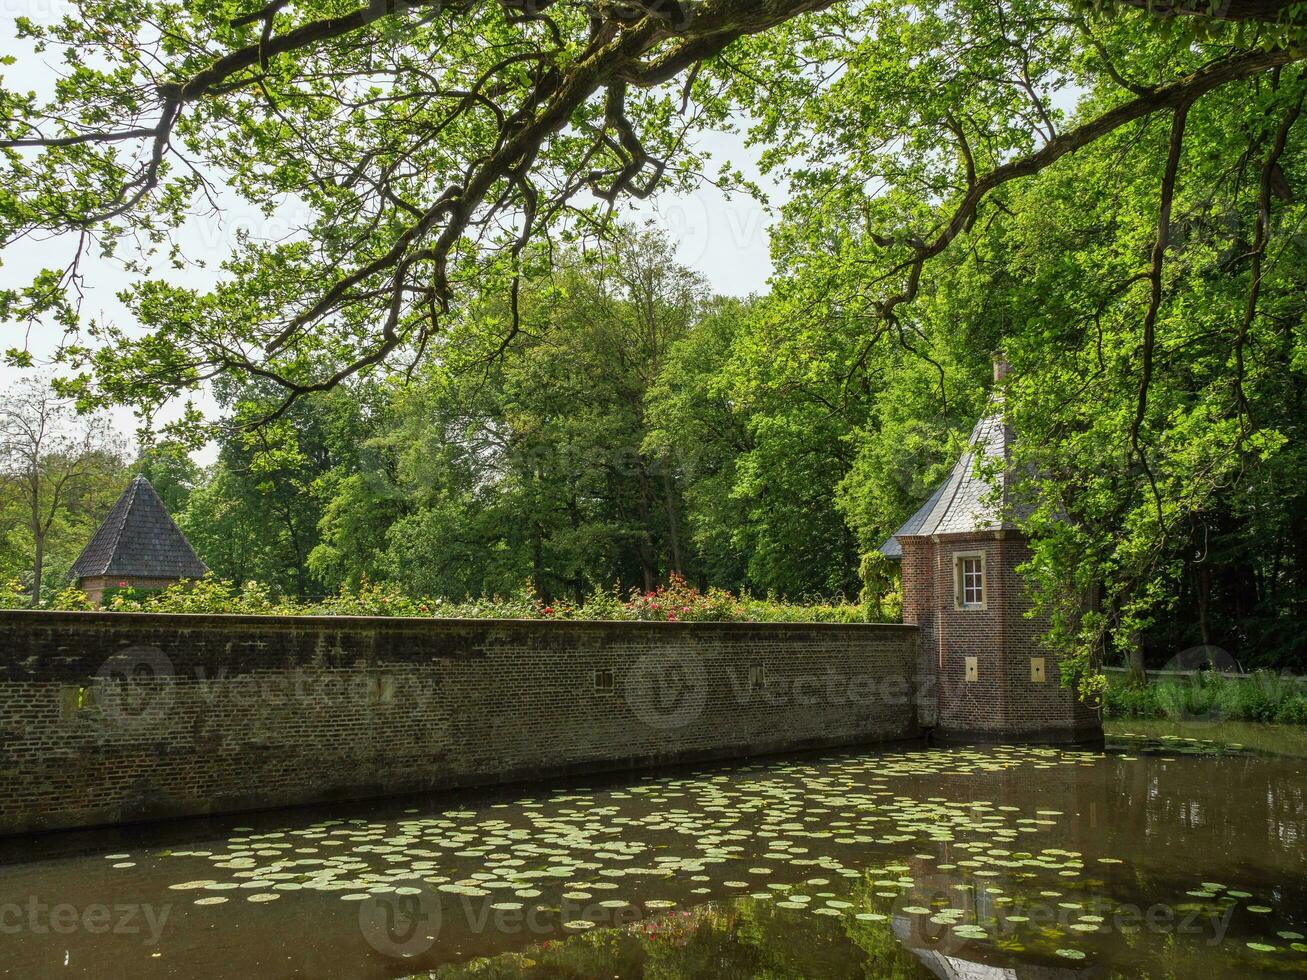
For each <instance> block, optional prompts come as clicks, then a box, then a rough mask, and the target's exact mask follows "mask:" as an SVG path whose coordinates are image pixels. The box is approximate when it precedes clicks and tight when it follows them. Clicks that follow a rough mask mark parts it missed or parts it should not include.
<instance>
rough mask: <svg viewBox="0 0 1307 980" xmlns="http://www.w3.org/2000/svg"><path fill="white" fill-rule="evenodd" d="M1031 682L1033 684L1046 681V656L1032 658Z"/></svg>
mask: <svg viewBox="0 0 1307 980" xmlns="http://www.w3.org/2000/svg"><path fill="white" fill-rule="evenodd" d="M1030 683H1032V684H1042V683H1044V658H1043V657H1031V658H1030Z"/></svg>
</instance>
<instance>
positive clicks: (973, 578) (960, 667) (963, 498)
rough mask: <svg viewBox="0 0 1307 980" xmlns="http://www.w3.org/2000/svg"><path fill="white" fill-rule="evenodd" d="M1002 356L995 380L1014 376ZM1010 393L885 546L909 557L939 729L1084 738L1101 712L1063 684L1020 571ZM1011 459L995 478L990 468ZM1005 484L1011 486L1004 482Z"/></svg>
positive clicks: (941, 732) (1095, 734) (963, 734)
mask: <svg viewBox="0 0 1307 980" xmlns="http://www.w3.org/2000/svg"><path fill="white" fill-rule="evenodd" d="M1007 371H1008V365H1007V362H1006V361H1005V360H1004V359H1003V357H1002V355H1001V354H996V355H995V356H994V381H995V382H996V383H997V382H999V381H1001V380H1002V379H1003V377H1004V376H1005V375H1006V374H1007ZM1002 408H1003V406H1002V395H1001V393H999V392H998V390H997V389H996V390H995V393H994V394H993V395H992V396H991V398H990V403H989V409H988V410H987V411H986V413H985V416H984V417H983V418H982V419H981V420H980V421H979V422H977V423H976V427H975V429H973V430H972V432H971V439H970V441H969V445H970V449H969V450H968V452H967V453H965V454H964V455H963V457H962V458H961V459H960V460H959V461H958V463H957V465H956V466H954V467H953V470H952V472H951V473H950V474H949V476H948V479H946V480H945V481H944V482H943V483H942V484H940V485H939V487H937V488H936V489H935V492H934V493H932V494H931V495H930V498H929V499H928V500H927V501H926V502H925V503H924V504H922V505H921V507H920V509H918V510H917V512H916V513H915V514H913V515H912V516H911V517H910V518H908V520H907V522H906V523H905V524H904V525H903V526H902V527H901V528H899V529H898V530H897V531H895V532H894V534H893V535H892V536H891V537H890V539H889V540H888V541H886V542H885V544H884V545H882V546H881V552H882V553H883V554H885V555H886V556H888V557H890V558H898V559H901V562H902V577H903V621H904V622H905V623H910V624H914V625H916V626H918V627H919V628H920V631H921V640H922V644H923V650H922V659H923V662H924V663H925V664H926V665H927V666H926V676H927V677H932V679H933V680H934V681H935V685H934V686H935V701H934V704H933V706H931V705H927V706H924V707H925V708H926V712H925V713H926V714H927V715H929V714H930V708H931V707H933V708H934V714H935V718H936V726H937V727H936V730H935V731H936V734H937V735H938V736H940V737H942V738H945V739H956V740H978V741H987V740H988V741H996V740H1003V741H1012V740H1019V741H1038V742H1078V741H1092V740H1095V739H1101V738H1102V724H1101V722H1100V721H1099V718H1098V714H1097V712H1096V711H1094V710H1093V709H1091V708H1089V707H1088V706H1086V705H1085V704H1084V703H1082V702H1081V701H1080V700H1079V699H1078V698H1077V697H1076V696H1075V694H1074V692H1073V691H1071V690H1070V689H1069V688H1064V687H1063V686H1062V685H1061V683H1060V682H1059V672H1058V666H1057V661H1056V659H1055V658H1054V656H1053V655H1052V654H1051V653H1050V652H1049V651H1047V650H1046V649H1044V647H1043V646H1042V644H1041V642H1040V636H1041V635H1042V634H1043V633H1044V632H1045V631H1046V630H1047V629H1048V622H1047V620H1046V619H1045V618H1044V617H1040V616H1036V617H1031V616H1029V615H1027V614H1028V613H1029V611H1030V610H1031V608H1032V603H1031V600H1030V597H1029V594H1028V593H1027V590H1026V586H1025V583H1024V581H1023V580H1022V578H1021V576H1020V575H1019V574H1018V573H1017V568H1018V566H1020V565H1021V564H1022V563H1023V562H1025V561H1026V560H1027V559H1028V558H1029V557H1030V546H1029V543H1028V541H1027V539H1026V536H1025V535H1024V534H1023V533H1022V532H1021V530H1020V528H1019V522H1020V520H1021V518H1022V517H1023V516H1025V515H1023V514H1022V513H1021V512H1020V508H1019V506H1018V505H1016V504H1015V503H1014V502H1013V500H1012V499H1011V498H1012V496H1013V495H1012V494H1011V490H1012V484H1013V482H1014V478H1015V476H1016V474H1015V472H1014V470H1013V467H1012V466H1011V458H1012V455H1011V450H1012V442H1013V434H1012V430H1011V429H1010V428H1009V427H1008V426H1007V425H1006V423H1005V422H1004V421H1003V411H1002ZM998 461H1002V464H1003V465H1002V466H1001V468H999V469H997V471H996V472H997V474H998V475H997V476H996V477H990V476H988V475H987V474H982V473H980V472H978V467H981V466H983V465H984V464H990V465H988V466H984V468H985V469H986V470H987V471H990V470H993V469H994V467H993V465H992V464H993V463H995V462H998ZM993 481H997V482H998V483H999V484H1001V485H995V482H993Z"/></svg>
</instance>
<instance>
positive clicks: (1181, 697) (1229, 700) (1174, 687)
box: [1103, 671, 1307, 725]
mask: <svg viewBox="0 0 1307 980" xmlns="http://www.w3.org/2000/svg"><path fill="white" fill-rule="evenodd" d="M1103 714H1104V717H1105V718H1108V719H1144V720H1148V719H1151V720H1168V721H1173V722H1176V721H1187V720H1199V721H1207V722H1217V721H1246V722H1261V723H1264V724H1271V723H1273V724H1278V725H1307V684H1304V683H1302V682H1301V681H1299V680H1297V679H1296V678H1293V677H1281V676H1279V675H1277V674H1275V673H1272V672H1271V671H1258V672H1255V673H1253V674H1252V675H1250V676H1249V677H1248V678H1247V679H1243V680H1237V679H1233V678H1228V677H1223V676H1222V675H1220V674H1208V673H1204V674H1199V675H1197V676H1196V677H1194V678H1193V679H1192V680H1163V681H1153V682H1152V683H1148V684H1142V685H1141V684H1137V683H1134V682H1132V681H1131V679H1130V678H1129V677H1127V676H1113V677H1111V678H1110V679H1109V681H1108V686H1107V692H1106V694H1105V695H1104V701H1103Z"/></svg>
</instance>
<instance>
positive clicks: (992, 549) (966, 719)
mask: <svg viewBox="0 0 1307 980" xmlns="http://www.w3.org/2000/svg"><path fill="white" fill-rule="evenodd" d="M929 544H930V549H931V551H933V556H934V558H935V564H934V569H933V578H932V581H933V591H934V595H933V598H934V606H935V635H934V637H933V642H934V643H935V644H936V646H937V648H938V650H939V654H938V660H937V663H939V664H940V665H941V666H940V668H939V673H938V676H937V689H938V697H937V700H938V704H939V707H938V725H939V728H940V732H941V734H943V735H946V736H948V737H951V738H957V739H964V738H990V739H1000V738H1001V739H1005V740H1009V739H1020V740H1048V741H1080V740H1084V739H1088V738H1093V737H1095V736H1096V735H1097V736H1101V733H1102V724H1101V722H1100V721H1099V719H1098V716H1097V713H1096V712H1094V711H1092V710H1090V709H1089V708H1088V707H1087V706H1086V705H1085V704H1084V703H1083V702H1081V701H1080V700H1079V699H1078V698H1077V697H1076V696H1075V694H1074V693H1073V692H1072V691H1071V690H1070V689H1068V688H1064V687H1063V686H1062V684H1061V680H1060V675H1059V673H1058V666H1057V658H1056V657H1055V656H1054V655H1053V654H1052V653H1051V652H1050V651H1048V650H1047V649H1045V647H1044V646H1043V644H1042V642H1041V639H1040V637H1041V635H1042V634H1043V633H1044V632H1045V631H1046V630H1047V629H1048V623H1047V621H1046V620H1045V619H1042V618H1040V617H1038V616H1027V615H1026V613H1027V612H1028V611H1029V610H1030V609H1031V608H1032V603H1031V601H1030V597H1029V595H1028V593H1027V592H1026V585H1025V581H1024V579H1023V578H1022V576H1021V575H1020V573H1019V572H1018V571H1017V569H1018V568H1019V567H1020V566H1021V565H1022V564H1023V563H1024V562H1025V561H1026V560H1027V559H1028V558H1029V557H1030V549H1029V546H1028V544H1027V543H1026V541H1025V539H1024V538H1023V537H1022V536H1021V535H1019V534H1012V533H1004V532H986V533H978V534H958V535H938V536H936V538H935V539H934V540H933V541H931V542H929ZM962 553H979V554H981V555H983V556H984V562H985V592H986V596H985V600H986V601H985V608H984V609H958V608H956V601H955V600H956V589H955V585H954V574H955V572H954V567H955V561H956V558H957V556H958V555H959V554H962ZM904 554H905V556H906V554H907V549H906V547H905V549H904ZM908 574H909V570H908V569H907V568H906V566H905V569H904V575H905V577H906V576H907V575H908ZM904 594H905V598H906V595H907V589H906V587H905V593H904ZM968 657H975V658H976V667H977V674H976V678H975V680H971V681H969V680H967V677H966V661H967V658H968ZM1034 658H1042V660H1043V665H1044V680H1043V681H1042V682H1041V681H1035V680H1033V679H1032V673H1031V669H1032V659H1034Z"/></svg>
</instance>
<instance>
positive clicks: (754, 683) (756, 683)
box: [749, 664, 767, 691]
mask: <svg viewBox="0 0 1307 980" xmlns="http://www.w3.org/2000/svg"><path fill="white" fill-rule="evenodd" d="M766 686H767V668H766V667H763V666H761V665H758V664H756V665H754V666H752V667H750V668H749V690H750V691H761V690H762V689H763V688H765V687H766Z"/></svg>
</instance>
